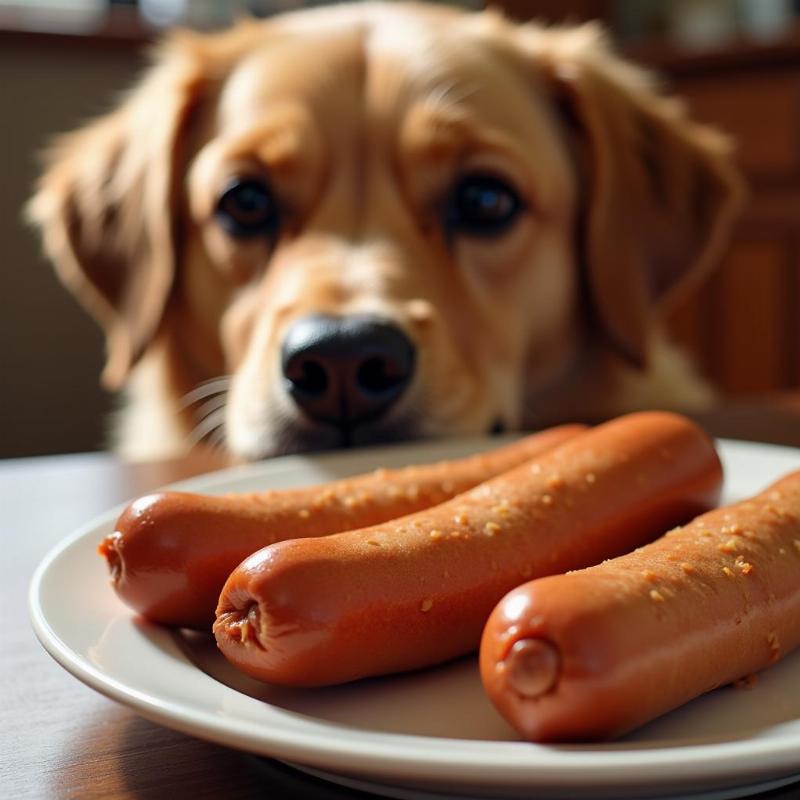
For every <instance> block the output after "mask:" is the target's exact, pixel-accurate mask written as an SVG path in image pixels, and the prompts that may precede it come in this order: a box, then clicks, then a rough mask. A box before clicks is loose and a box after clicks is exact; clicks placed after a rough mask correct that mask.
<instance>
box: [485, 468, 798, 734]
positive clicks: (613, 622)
mask: <svg viewBox="0 0 800 800" xmlns="http://www.w3.org/2000/svg"><path fill="white" fill-rule="evenodd" d="M798 645H800V472H795V473H793V474H791V475H789V476H787V477H786V478H784V479H783V480H781V481H778V482H777V483H775V484H773V485H772V486H771V487H770V488H769V489H767V490H765V491H764V492H763V493H761V494H759V495H757V496H756V497H754V498H752V499H750V500H746V501H744V502H741V503H737V504H735V505H732V506H728V507H726V508H721V509H717V510H715V511H711V512H709V513H707V514H704V515H703V516H701V517H699V518H697V519H696V520H694V521H693V522H692V523H691V524H689V525H686V526H685V527H683V528H678V529H676V530H674V531H670V532H669V533H668V534H666V535H665V536H664V537H662V538H661V539H659V540H658V541H656V542H654V543H652V544H649V545H647V546H645V547H642V548H640V549H639V550H637V551H635V552H633V553H630V554H628V555H625V556H622V557H620V558H616V559H613V560H611V561H607V562H605V563H603V564H600V565H598V566H595V567H592V568H589V569H585V570H581V571H578V572H573V573H570V574H566V575H557V576H552V577H549V578H542V579H541V580H535V581H532V582H530V583H528V584H526V585H523V586H520V587H518V588H516V589H514V590H513V591H512V592H510V593H509V594H508V595H507V596H506V597H505V598H503V600H502V601H501V602H500V603H499V605H498V606H497V607H496V608H495V610H494V611H493V613H492V615H491V617H490V619H489V621H488V623H487V625H486V629H485V632H484V635H483V640H482V643H481V656H480V665H481V676H482V679H483V682H484V686H485V688H486V691H487V693H488V695H489V697H490V698H491V700H492V701H493V703H494V704H495V706H496V707H497V708H498V710H499V711H500V712H501V714H502V715H503V716H504V717H505V718H506V719H507V720H508V721H509V722H510V723H511V724H512V725H513V726H514V727H515V728H516V729H517V730H518V731H519V732H520V734H522V736H523V737H525V738H526V739H530V740H533V741H541V742H555V741H587V740H595V739H608V738H612V737H615V736H619V735H621V734H623V733H625V732H627V731H630V730H632V729H633V728H635V727H637V726H639V725H641V724H643V723H645V722H647V721H649V720H651V719H654V718H655V717H657V716H658V715H660V714H662V713H664V712H666V711H668V710H670V709H673V708H676V707H677V706H679V705H681V704H683V703H685V702H687V701H688V700H691V699H692V698H694V697H697V696H698V695H701V694H703V693H704V692H707V691H709V690H711V689H714V688H716V687H717V686H720V685H724V684H728V683H731V682H733V681H736V680H737V679H740V678H744V677H746V676H749V675H751V674H752V673H754V672H755V671H757V670H760V669H762V668H764V667H766V666H768V665H769V664H770V663H772V662H774V661H776V660H777V659H778V658H779V657H780V656H782V655H783V654H785V653H787V652H789V651H790V650H791V649H792V648H794V647H797V646H798Z"/></svg>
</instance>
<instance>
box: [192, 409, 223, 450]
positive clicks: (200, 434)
mask: <svg viewBox="0 0 800 800" xmlns="http://www.w3.org/2000/svg"><path fill="white" fill-rule="evenodd" d="M224 424H225V407H224V406H222V407H221V408H218V409H216V411H212V412H211V413H210V414H208V415H207V416H206V417H205V418H204V419H203V420H201V421H200V422H199V423H198V424H197V425H195V427H194V429H193V430H192V432H191V433H190V434H189V443H190V445H191V446H194V445H196V444H200V442H202V441H203V439H205V438H206V437H207V436H210V435H211V434H212V433H214V432H215V431H216V430H218V429H219V428H221V427H223V426H224Z"/></svg>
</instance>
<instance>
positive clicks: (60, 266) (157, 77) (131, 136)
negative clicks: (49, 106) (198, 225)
mask: <svg viewBox="0 0 800 800" xmlns="http://www.w3.org/2000/svg"><path fill="white" fill-rule="evenodd" d="M194 41H195V38H194V37H193V36H191V35H189V34H179V35H175V36H173V38H172V39H170V40H169V41H168V42H167V43H166V44H165V45H164V46H163V47H162V48H161V49H160V50H159V51H158V52H157V54H156V61H155V64H154V66H153V67H151V69H150V72H149V73H148V74H147V75H146V76H145V78H144V80H143V81H142V82H141V83H140V84H139V86H138V87H137V88H136V89H134V90H133V91H132V92H131V94H130V95H129V96H128V97H127V98H126V99H125V101H124V102H123V103H122V105H121V106H120V107H119V108H118V109H117V110H116V111H114V112H112V113H111V114H109V115H107V116H105V117H103V118H101V119H99V120H96V121H95V122H93V123H91V124H89V125H88V126H87V127H85V128H83V129H81V130H79V131H77V132H75V133H71V134H68V135H66V136H63V137H61V138H60V139H59V140H58V141H57V142H56V143H55V145H54V146H53V147H52V148H51V149H50V151H49V152H48V153H47V155H46V163H47V166H46V170H45V172H44V174H43V176H42V178H41V179H40V181H39V184H38V187H37V192H36V194H35V195H34V197H33V198H32V200H31V202H30V203H29V206H28V216H29V219H30V220H32V221H33V222H34V223H35V224H36V225H38V226H39V227H40V228H41V230H42V233H43V239H44V245H45V250H46V252H47V255H48V256H49V257H50V259H51V260H52V261H53V262H54V264H55V267H56V271H57V273H58V275H59V276H60V278H61V280H62V281H63V282H64V283H65V284H66V285H67V287H68V288H69V289H71V290H72V292H74V294H75V295H77V297H78V299H79V300H80V302H81V303H82V304H83V305H84V306H85V307H86V308H87V310H88V311H89V312H90V313H91V314H92V315H93V316H94V317H95V318H96V319H97V321H98V322H99V323H100V324H101V326H102V327H103V329H104V331H105V333H106V350H107V361H106V366H105V369H104V371H103V383H104V385H105V386H106V387H108V388H111V389H116V388H119V386H120V385H121V384H122V382H123V381H124V379H125V377H126V376H127V374H128V371H129V370H130V367H131V366H132V365H133V364H134V363H135V361H136V359H137V358H138V357H139V356H140V355H141V353H142V351H143V349H144V348H145V347H146V345H147V344H148V342H149V341H150V340H151V339H152V337H153V335H154V334H155V332H156V331H157V329H158V326H159V323H160V321H161V318H162V314H163V311H164V306H165V303H166V301H167V297H168V295H169V291H170V287H171V285H172V280H173V275H174V270H175V242H174V236H175V230H174V227H175V221H176V213H175V210H176V204H177V193H178V190H179V187H178V185H177V184H178V181H177V175H176V165H177V163H178V161H179V160H180V158H181V154H180V152H179V151H180V148H181V136H180V133H181V130H182V129H183V127H184V125H185V123H186V121H187V118H188V116H189V115H190V113H191V111H192V109H193V108H194V106H195V104H196V102H197V100H198V98H199V96H200V93H201V89H202V86H203V70H202V69H201V68H200V66H199V64H200V61H199V60H198V59H197V58H196V53H195V48H194V46H193V43H194Z"/></svg>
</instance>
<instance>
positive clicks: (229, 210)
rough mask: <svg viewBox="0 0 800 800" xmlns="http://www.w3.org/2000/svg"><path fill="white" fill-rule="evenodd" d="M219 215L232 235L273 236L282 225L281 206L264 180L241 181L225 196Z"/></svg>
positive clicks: (231, 187) (225, 193) (230, 188)
mask: <svg viewBox="0 0 800 800" xmlns="http://www.w3.org/2000/svg"><path fill="white" fill-rule="evenodd" d="M215 216H216V218H217V220H218V221H219V223H220V225H222V227H223V228H224V229H225V230H226V231H227V232H228V233H230V234H231V236H236V237H247V236H263V235H264V234H267V235H269V234H272V233H274V232H275V229H276V228H277V226H278V205H277V203H276V202H275V197H274V196H273V194H272V192H271V191H270V189H269V187H268V186H267V185H266V184H265V183H263V182H262V181H259V180H255V179H253V178H247V179H239V180H236V181H234V182H233V183H231V184H230V185H229V186H228V187H227V188H226V189H225V191H224V192H223V193H222V196H221V197H220V198H219V202H218V203H217V208H216V212H215Z"/></svg>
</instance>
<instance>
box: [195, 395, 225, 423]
mask: <svg viewBox="0 0 800 800" xmlns="http://www.w3.org/2000/svg"><path fill="white" fill-rule="evenodd" d="M227 403H228V393H227V392H220V393H219V394H218V395H217V396H216V397H212V398H211V399H210V400H206V401H205V402H204V403H203V405H201V406H200V408H198V409H197V410H196V411H195V412H194V413H195V419H196V420H197V421H198V422H202V421H203V420H204V419H205V418H206V417H207V416H208V415H209V414H212V413H213V412H214V411H217V410H218V409H220V408H224V406H225V405H227Z"/></svg>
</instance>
